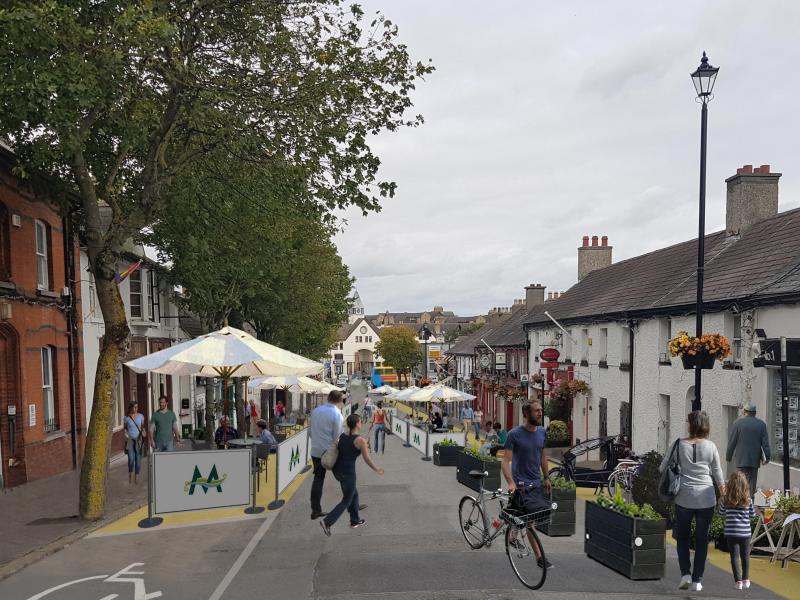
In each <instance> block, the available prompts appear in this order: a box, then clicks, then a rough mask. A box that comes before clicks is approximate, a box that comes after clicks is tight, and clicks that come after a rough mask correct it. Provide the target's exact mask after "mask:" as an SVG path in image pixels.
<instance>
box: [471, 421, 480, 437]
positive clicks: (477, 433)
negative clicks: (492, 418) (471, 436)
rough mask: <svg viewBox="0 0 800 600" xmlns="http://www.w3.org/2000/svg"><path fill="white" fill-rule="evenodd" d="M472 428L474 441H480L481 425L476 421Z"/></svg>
mask: <svg viewBox="0 0 800 600" xmlns="http://www.w3.org/2000/svg"><path fill="white" fill-rule="evenodd" d="M472 426H473V427H474V428H475V439H476V440H479V439H481V424H480V422H478V421H474V422H473V423H472Z"/></svg>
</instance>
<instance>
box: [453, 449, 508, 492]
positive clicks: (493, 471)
mask: <svg viewBox="0 0 800 600" xmlns="http://www.w3.org/2000/svg"><path fill="white" fill-rule="evenodd" d="M456 461H457V462H456V479H457V480H458V482H459V483H463V484H464V485H465V486H467V487H468V488H470V489H471V490H474V491H476V492H480V491H481V482H480V481H479V480H478V479H476V478H475V477H472V476H471V475H470V474H469V472H470V471H485V472H488V473H489V475H488V476H487V477H486V478H484V480H483V487H484V489H487V490H499V489H500V487H501V483H500V460H499V459H497V458H496V457H494V456H491V455H489V454H481V453H480V452H479V451H478V450H475V449H473V448H465V449H464V450H462V451H461V452H459V453H458V454H457V457H456Z"/></svg>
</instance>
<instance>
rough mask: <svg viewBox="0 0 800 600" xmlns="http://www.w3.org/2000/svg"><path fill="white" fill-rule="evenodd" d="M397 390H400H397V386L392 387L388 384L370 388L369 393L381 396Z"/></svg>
mask: <svg viewBox="0 0 800 600" xmlns="http://www.w3.org/2000/svg"><path fill="white" fill-rule="evenodd" d="M399 391H400V390H398V389H397V388H393V387H392V386H390V385H382V386H380V387H376V388H375V389H372V390H370V391H369V393H370V394H380V395H382V396H383V395H388V394H394V393H396V392H399Z"/></svg>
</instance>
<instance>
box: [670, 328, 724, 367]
mask: <svg viewBox="0 0 800 600" xmlns="http://www.w3.org/2000/svg"><path fill="white" fill-rule="evenodd" d="M669 352H670V354H672V356H680V358H681V362H682V363H683V368H684V369H713V368H714V361H715V360H718V361H720V362H721V361H722V360H723V359H724V358H725V357H726V356H729V355H730V353H731V346H730V343H729V342H728V338H726V337H725V336H724V335H720V334H719V333H706V334H703V335H702V336H700V337H695V336H693V335H689V334H688V333H687V332H685V331H681V332H679V333H678V335H677V336H675V337H674V338H672V339H671V340H670V342H669Z"/></svg>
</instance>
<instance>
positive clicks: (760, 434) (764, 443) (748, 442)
mask: <svg viewBox="0 0 800 600" xmlns="http://www.w3.org/2000/svg"><path fill="white" fill-rule="evenodd" d="M734 454H735V455H736V468H737V469H739V470H740V471H741V472H742V473H744V474H745V475H746V476H747V480H748V481H749V482H750V495H751V496H753V495H755V493H756V481H758V468H759V466H760V465H761V464H762V462H763V464H767V462H769V459H770V451H769V438H768V436H767V425H766V423H764V421H762V420H761V419H759V418H758V417H756V405H755V404H750V405H749V406H747V407H746V408H745V409H744V416H743V417H740V418H739V419H737V420H736V422H735V423H734V424H733V429H732V430H731V435H730V438H729V439H728V450H727V452H726V453H725V458H726V460H727V461H728V462H730V461H731V460H733V457H734Z"/></svg>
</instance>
